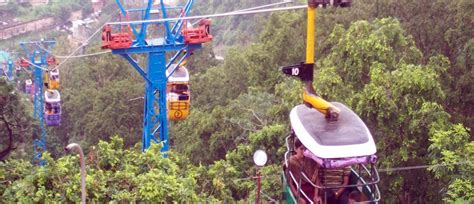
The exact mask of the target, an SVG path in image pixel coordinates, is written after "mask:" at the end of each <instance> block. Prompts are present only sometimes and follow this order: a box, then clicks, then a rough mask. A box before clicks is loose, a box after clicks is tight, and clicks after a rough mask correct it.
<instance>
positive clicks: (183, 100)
mask: <svg viewBox="0 0 474 204" xmlns="http://www.w3.org/2000/svg"><path fill="white" fill-rule="evenodd" d="M166 75H167V76H169V77H168V84H167V88H166V95H167V96H166V100H167V109H168V118H169V119H170V120H184V119H186V118H187V117H188V115H189V109H190V106H191V105H190V101H191V99H190V90H189V72H188V70H187V69H186V67H184V66H179V67H177V65H175V64H173V65H171V67H170V68H169V69H168V70H167V71H166Z"/></svg>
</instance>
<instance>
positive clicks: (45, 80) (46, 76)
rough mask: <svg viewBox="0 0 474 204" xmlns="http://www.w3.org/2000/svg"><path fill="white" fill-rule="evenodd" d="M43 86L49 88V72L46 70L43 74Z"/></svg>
mask: <svg viewBox="0 0 474 204" xmlns="http://www.w3.org/2000/svg"><path fill="white" fill-rule="evenodd" d="M43 84H44V86H45V87H46V88H49V71H48V70H45V71H44V73H43Z"/></svg>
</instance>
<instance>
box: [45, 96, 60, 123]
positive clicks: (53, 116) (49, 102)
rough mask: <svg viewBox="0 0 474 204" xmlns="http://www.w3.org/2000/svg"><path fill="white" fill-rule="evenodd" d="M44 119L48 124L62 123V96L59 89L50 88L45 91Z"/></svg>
mask: <svg viewBox="0 0 474 204" xmlns="http://www.w3.org/2000/svg"><path fill="white" fill-rule="evenodd" d="M44 99H45V100H44V102H45V107H44V119H45V121H46V125H48V126H59V125H60V124H61V96H60V95H59V91H58V90H53V89H48V90H47V91H46V92H44Z"/></svg>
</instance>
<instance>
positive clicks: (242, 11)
mask: <svg viewBox="0 0 474 204" xmlns="http://www.w3.org/2000/svg"><path fill="white" fill-rule="evenodd" d="M280 3H281V4H283V3H287V2H286V1H284V2H280ZM280 3H278V4H280ZM275 4H276V3H275ZM273 6H274V5H273ZM260 7H268V5H266V6H265V5H264V6H260ZM306 7H307V5H299V6H290V7H281V8H273V9H259V10H250V11H248V10H249V9H255V8H249V9H243V10H239V11H233V12H227V13H220V14H210V15H200V16H188V17H181V18H165V19H154V20H141V21H124V22H111V23H104V24H102V25H101V26H100V27H99V28H98V29H97V30H96V31H95V32H94V33H93V34H92V35H91V36H90V37H89V38H87V39H86V40H85V41H84V42H83V43H82V45H80V46H78V47H77V48H76V49H74V51H73V52H72V53H71V54H69V55H67V56H61V58H64V60H63V61H62V62H61V63H59V64H58V66H56V67H54V68H53V69H59V68H60V67H62V66H63V64H65V63H66V62H67V61H68V60H69V59H70V58H81V57H89V56H94V55H100V54H105V53H106V52H105V51H104V52H98V53H92V54H87V55H84V56H81V55H77V56H74V54H76V53H77V52H78V51H79V49H81V48H82V47H85V46H87V45H88V42H89V41H90V40H91V39H92V38H93V37H94V36H95V35H97V34H98V33H99V32H100V31H101V30H102V27H104V26H105V25H123V24H141V23H147V22H150V23H159V22H168V21H178V20H191V19H202V18H216V17H225V16H235V15H246V14H258V13H269V12H274V11H286V10H296V9H305V8H306ZM108 52H110V51H108Z"/></svg>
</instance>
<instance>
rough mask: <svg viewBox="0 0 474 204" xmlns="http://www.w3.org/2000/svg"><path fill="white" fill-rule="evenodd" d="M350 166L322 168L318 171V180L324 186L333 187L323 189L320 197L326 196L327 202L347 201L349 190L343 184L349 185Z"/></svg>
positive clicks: (344, 203) (339, 203)
mask: <svg viewBox="0 0 474 204" xmlns="http://www.w3.org/2000/svg"><path fill="white" fill-rule="evenodd" d="M350 175H351V167H350V166H347V167H343V168H332V169H330V168H323V169H321V170H320V171H319V178H320V182H321V184H322V185H323V186H325V187H331V186H333V187H335V188H329V189H326V190H324V191H323V192H321V193H322V195H321V197H323V198H324V197H326V199H327V203H335V204H346V203H348V202H349V193H350V192H349V190H347V189H346V188H345V187H343V186H347V185H349V176H350Z"/></svg>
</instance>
